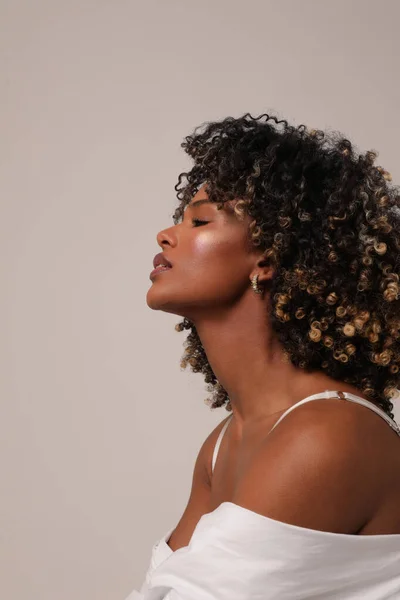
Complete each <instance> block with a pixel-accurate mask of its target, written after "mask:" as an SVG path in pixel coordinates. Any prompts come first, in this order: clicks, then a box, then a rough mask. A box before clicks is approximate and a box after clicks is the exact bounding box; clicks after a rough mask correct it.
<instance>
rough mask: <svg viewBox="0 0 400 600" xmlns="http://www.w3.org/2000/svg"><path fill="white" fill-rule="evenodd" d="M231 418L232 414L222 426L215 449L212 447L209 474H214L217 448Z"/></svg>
mask: <svg viewBox="0 0 400 600" xmlns="http://www.w3.org/2000/svg"><path fill="white" fill-rule="evenodd" d="M232 417H233V414H232V415H230V417H229V418H228V419H227V420H226V423H225V425H224V426H223V428H222V429H221V431H220V432H219V436H218V439H217V442H216V444H215V447H214V452H213V458H212V465H211V473H213V472H214V467H215V463H216V462H217V456H218V451H219V447H220V445H221V442H222V438H223V437H224V433H225V431H226V428H227V427H228V425H229V423H230V422H231V419H232Z"/></svg>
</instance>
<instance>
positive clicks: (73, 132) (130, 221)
mask: <svg viewBox="0 0 400 600" xmlns="http://www.w3.org/2000/svg"><path fill="white" fill-rule="evenodd" d="M399 19H400V5H399V3H398V2H397V1H396V0H393V1H388V0H386V1H383V2H381V3H380V4H379V5H378V4H377V3H376V2H372V1H367V0H353V1H352V2H350V3H349V2H348V1H347V0H335V2H331V1H327V0H325V1H320V2H315V1H314V0H301V1H300V2H299V1H296V0H292V1H287V0H286V1H282V0H279V2H278V1H266V0H260V1H251V0H249V1H247V2H239V1H237V2H232V1H228V0H224V1H218V0H203V1H202V2H201V3H199V2H194V1H183V0H181V1H178V0H170V1H169V2H162V1H161V0H160V1H159V2H155V1H152V0H142V1H132V2H129V1H127V0H126V1H122V0H115V1H114V2H106V1H101V0H97V1H96V2H94V1H88V0H86V1H85V0H69V1H68V2H67V1H66V0H65V1H63V2H61V1H59V0H58V1H54V0H51V1H50V0H47V1H45V0H38V1H36V2H29V0H25V1H17V2H15V0H1V2H0V40H1V41H0V45H1V46H0V72H1V90H0V97H1V104H2V108H1V116H0V118H1V121H2V122H1V132H2V133H1V140H2V141H1V160H0V169H1V194H0V198H1V199H0V265H1V287H2V292H1V295H0V311H1V312H0V314H1V323H0V329H1V336H0V369H1V377H0V396H1V405H0V406H1V413H0V428H1V431H0V444H1V447H0V472H1V500H0V519H1V521H0V565H1V566H0V570H1V577H0V597H1V598H4V599H7V600H25V599H26V598H28V597H29V600H119V599H120V600H123V599H124V598H125V597H126V596H127V595H128V593H129V592H130V591H131V590H132V589H133V588H135V587H136V588H138V587H139V585H140V584H141V582H142V579H143V577H144V571H145V568H146V567H147V565H148V561H149V558H150V551H151V546H152V544H153V543H154V542H155V541H156V540H157V539H159V538H160V537H161V535H162V534H163V533H165V532H166V531H167V530H168V529H169V528H170V527H172V526H173V525H175V523H176V522H177V520H178V519H179V518H180V516H181V514H182V512H183V509H184V507H185V506H186V502H187V499H188V494H189V490H190V485H191V477H192V469H193V466H194V460H195V457H196V455H197V452H198V450H199V448H200V445H201V444H202V442H203V441H204V439H205V437H206V436H207V435H208V433H209V432H210V431H211V429H212V428H213V427H214V426H215V425H216V424H217V423H218V422H219V421H220V420H221V419H222V418H224V417H225V416H227V413H226V411H225V410H224V409H219V410H217V411H215V412H211V411H210V409H209V408H208V407H207V406H206V405H205V404H204V402H203V400H204V399H205V398H207V397H208V393H207V391H206V389H205V384H204V382H203V380H202V377H201V375H194V374H191V373H190V372H189V371H185V372H183V371H181V370H180V367H179V361H180V357H181V355H182V353H183V346H182V344H183V341H184V339H185V338H184V336H185V334H184V333H181V334H179V333H177V332H176V331H175V330H174V325H175V323H177V322H178V321H179V320H180V318H179V317H174V316H173V315H167V314H163V313H161V312H153V311H151V310H150V309H149V308H148V307H147V305H146V302H145V297H146V293H147V290H148V288H149V287H150V285H151V281H150V280H149V273H150V271H151V268H152V259H153V256H154V255H155V254H156V253H157V252H158V251H159V250H160V248H159V247H158V245H157V243H156V234H157V232H158V231H159V230H160V229H162V228H164V227H167V226H169V225H172V213H173V211H174V209H175V207H176V204H177V201H176V198H175V191H174V187H173V186H174V185H175V183H176V181H177V175H178V173H179V172H180V171H183V170H185V169H186V168H187V167H188V166H189V162H188V159H187V157H186V156H185V154H184V152H183V150H181V149H180V143H181V141H182V139H183V137H184V136H185V135H187V134H189V133H191V131H192V129H193V128H194V127H195V126H196V125H198V124H200V123H202V122H204V121H206V120H214V119H220V118H223V117H225V116H228V115H232V116H240V115H241V114H243V113H245V112H248V111H249V112H251V113H252V114H253V115H255V116H256V115H258V114H261V113H263V112H268V111H270V112H274V113H276V114H277V115H278V116H280V117H281V118H286V119H287V120H289V121H291V122H292V123H293V124H300V123H305V124H306V125H308V126H310V127H315V128H321V129H324V128H328V129H337V130H340V131H342V132H344V133H345V134H346V135H347V136H348V137H349V138H350V139H351V140H352V141H353V142H354V143H355V144H356V146H357V147H358V148H359V150H360V151H365V150H367V149H376V150H378V151H379V157H378V159H377V161H376V162H377V164H378V165H379V164H381V165H383V166H384V167H385V168H386V169H387V170H388V171H390V172H391V173H392V175H393V179H394V181H395V183H400V170H399V163H398V139H399V117H398V109H399V106H400V84H399V79H398V65H399V44H398V27H399ZM221 283H222V285H223V281H222V282H221ZM395 416H396V417H397V419H399V418H400V414H399V410H398V408H396V414H395Z"/></svg>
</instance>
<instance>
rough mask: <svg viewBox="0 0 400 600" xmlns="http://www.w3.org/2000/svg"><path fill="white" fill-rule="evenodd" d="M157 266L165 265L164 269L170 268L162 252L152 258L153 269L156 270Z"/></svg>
mask: <svg viewBox="0 0 400 600" xmlns="http://www.w3.org/2000/svg"><path fill="white" fill-rule="evenodd" d="M158 265H165V266H166V267H172V265H171V263H170V262H169V260H167V259H166V258H165V256H164V254H163V253H162V252H159V254H156V255H155V257H154V258H153V267H154V268H156V267H158Z"/></svg>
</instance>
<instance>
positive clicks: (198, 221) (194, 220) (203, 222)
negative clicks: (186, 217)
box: [192, 219, 208, 227]
mask: <svg viewBox="0 0 400 600" xmlns="http://www.w3.org/2000/svg"><path fill="white" fill-rule="evenodd" d="M192 223H193V225H194V227H198V226H199V223H200V224H201V225H207V223H208V221H200V219H192ZM195 223H196V225H195Z"/></svg>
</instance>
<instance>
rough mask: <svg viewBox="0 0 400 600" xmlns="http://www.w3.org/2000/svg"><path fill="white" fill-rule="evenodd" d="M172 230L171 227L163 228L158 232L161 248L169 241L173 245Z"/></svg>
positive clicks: (158, 241) (158, 242)
mask: <svg viewBox="0 0 400 600" xmlns="http://www.w3.org/2000/svg"><path fill="white" fill-rule="evenodd" d="M170 230H171V227H169V228H167V229H162V230H161V231H159V232H158V233H157V244H158V245H159V246H160V248H163V247H164V244H165V242H167V243H168V244H169V245H171V246H172V245H173V244H172V243H171V241H172V240H171V234H170Z"/></svg>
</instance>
